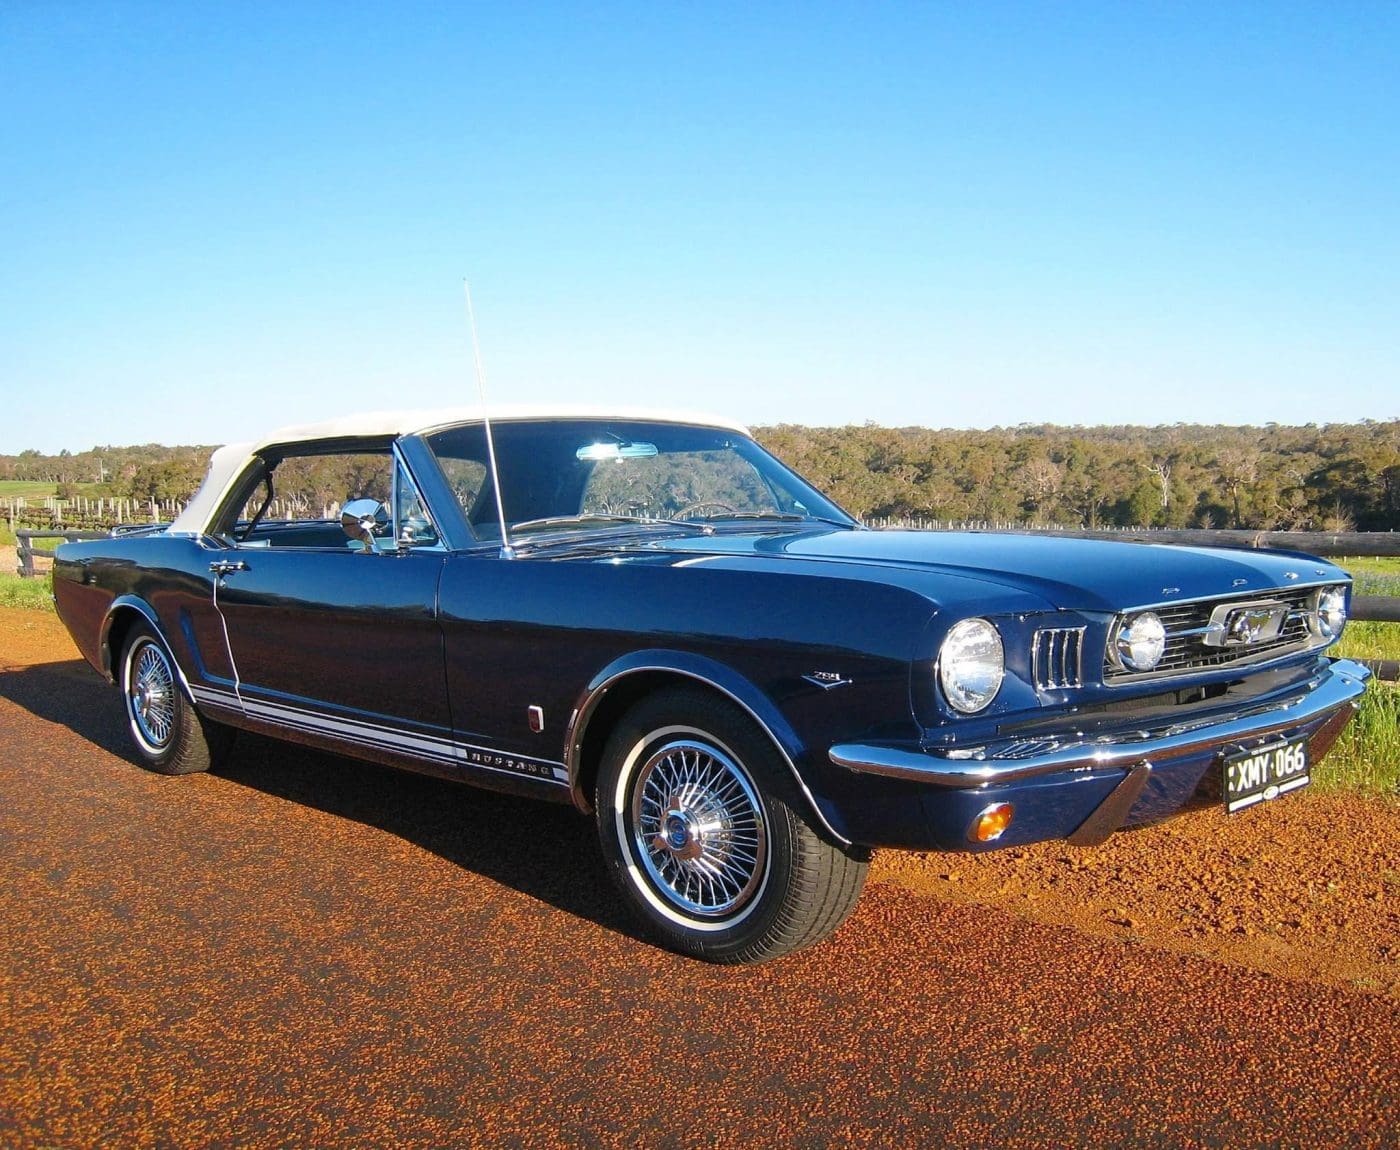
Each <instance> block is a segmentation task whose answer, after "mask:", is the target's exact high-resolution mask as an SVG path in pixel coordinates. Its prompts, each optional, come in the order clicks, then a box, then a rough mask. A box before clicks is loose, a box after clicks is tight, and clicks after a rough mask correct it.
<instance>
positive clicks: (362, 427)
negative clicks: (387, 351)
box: [169, 406, 751, 535]
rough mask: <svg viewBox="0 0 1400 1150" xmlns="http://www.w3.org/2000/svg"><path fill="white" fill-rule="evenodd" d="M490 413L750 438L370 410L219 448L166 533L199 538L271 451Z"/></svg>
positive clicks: (670, 419)
mask: <svg viewBox="0 0 1400 1150" xmlns="http://www.w3.org/2000/svg"><path fill="white" fill-rule="evenodd" d="M487 413H489V415H490V417H491V419H492V421H493V422H501V423H509V422H512V421H519V420H535V419H634V420H645V421H646V422H649V423H692V424H698V425H699V426H701V427H722V428H725V429H726V430H729V431H737V432H739V434H741V435H749V434H751V433H750V432H749V429H748V428H747V427H745V426H744V425H743V424H742V423H735V422H734V421H733V420H729V419H720V418H717V417H716V416H713V415H703V414H697V413H694V412H677V411H653V410H649V409H645V408H601V407H595V408H590V407H569V408H559V407H531V406H512V407H492V408H489V409H485V410H483V409H482V408H480V407H448V408H437V409H426V410H405V411H371V412H365V413H363V414H360V415H345V416H341V417H340V418H338V419H329V420H326V421H324V422H322V423H303V424H297V425H293V426H291V427H283V428H279V429H278V430H276V431H274V432H272V434H271V435H269V436H267V438H265V439H261V440H258V441H256V442H253V443H230V444H227V445H226V446H224V447H220V448H219V449H218V450H217V451H215V452H214V454H213V455H212V456H211V457H210V459H209V469H208V470H207V471H206V472H205V473H204V482H203V483H202V484H200V487H199V490H198V491H196V492H195V495H194V498H193V499H191V500H190V502H189V505H188V506H187V507H186V508H185V509H184V510H183V511H182V512H180V514H179V515H177V516H176V517H175V521H174V522H173V523H171V524H170V527H169V530H170V532H171V534H185V535H199V534H202V533H203V532H204V531H205V529H206V528H207V527H208V525H209V520H210V519H211V518H212V517H213V515H214V512H215V511H217V510H218V509H219V505H220V504H222V503H223V501H224V496H225V495H226V494H227V493H228V489H229V487H230V486H231V485H232V484H233V483H234V481H235V480H236V479H237V478H238V477H239V476H240V475H241V474H243V470H244V468H245V467H246V466H247V464H248V461H249V460H250V459H251V458H252V457H253V456H255V455H258V454H260V453H261V452H263V451H265V450H266V449H268V448H270V447H281V446H287V445H293V444H298V443H311V442H314V441H316V440H318V439H342V438H359V437H364V438H366V439H370V438H376V437H379V436H388V435H395V436H396V435H414V434H419V433H422V432H427V431H432V430H435V429H436V428H439V427H447V426H450V425H452V424H454V423H479V422H481V420H482V419H483V418H485V414H487Z"/></svg>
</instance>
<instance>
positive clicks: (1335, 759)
mask: <svg viewBox="0 0 1400 1150" xmlns="http://www.w3.org/2000/svg"><path fill="white" fill-rule="evenodd" d="M1313 785H1314V786H1316V787H1317V788H1318V790H1321V791H1332V792H1337V791H1346V792H1351V793H1356V794H1362V795H1371V796H1383V797H1385V798H1386V799H1387V800H1388V801H1390V802H1395V801H1397V800H1400V685H1397V684H1395V683H1376V682H1372V684H1371V686H1370V688H1369V689H1368V690H1367V691H1366V696H1365V698H1364V699H1362V701H1361V710H1360V711H1358V712H1357V715H1356V718H1355V719H1353V720H1352V722H1351V725H1350V726H1349V727H1347V729H1346V730H1345V731H1343V732H1342V737H1341V738H1340V739H1338V740H1337V744H1336V746H1334V747H1333V748H1332V751H1331V753H1330V754H1329V755H1328V756H1327V758H1325V759H1324V760H1323V761H1322V762H1321V763H1320V764H1319V765H1318V767H1317V769H1316V770H1315V771H1314V772H1313Z"/></svg>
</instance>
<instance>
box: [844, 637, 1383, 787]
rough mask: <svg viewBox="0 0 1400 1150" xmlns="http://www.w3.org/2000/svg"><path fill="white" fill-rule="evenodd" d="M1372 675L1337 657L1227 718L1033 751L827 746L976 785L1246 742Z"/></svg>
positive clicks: (955, 783)
mask: <svg viewBox="0 0 1400 1150" xmlns="http://www.w3.org/2000/svg"><path fill="white" fill-rule="evenodd" d="M1370 677H1371V672H1370V670H1369V669H1368V668H1366V667H1364V666H1362V665H1361V664H1360V663H1354V662H1352V661H1351V660H1349V659H1336V660H1334V661H1333V662H1332V663H1331V664H1330V665H1329V666H1328V668H1327V669H1326V670H1324V671H1323V672H1321V673H1320V674H1318V675H1317V676H1315V677H1314V678H1312V679H1310V680H1309V681H1308V682H1306V683H1303V684H1300V685H1299V686H1298V687H1297V688H1296V689H1295V690H1293V691H1291V692H1289V693H1287V694H1285V696H1284V697H1283V698H1281V699H1275V700H1272V701H1270V702H1268V703H1266V704H1261V705H1259V706H1256V707H1251V708H1246V709H1244V710H1241V711H1239V712H1237V713H1235V714H1232V715H1229V716H1227V717H1224V718H1221V717H1215V718H1212V719H1203V720H1200V721H1199V722H1194V723H1178V724H1173V725H1171V726H1168V727H1163V728H1159V729H1156V730H1149V731H1129V732H1127V733H1123V732H1117V733H1114V734H1111V735H1102V736H1098V737H1096V738H1093V739H1077V740H1075V741H1072V742H1066V743H1063V744H1061V745H1059V746H1056V747H1055V748H1054V749H1053V750H1048V751H1046V752H1044V753H1041V754H1035V755H1030V756H1028V757H1018V758H1004V759H998V758H997V757H996V747H995V746H994V745H988V746H987V747H984V748H970V749H961V750H959V751H958V752H956V756H957V757H954V756H953V755H951V754H949V752H947V751H945V750H921V749H912V748H909V747H907V746H904V747H901V746H890V745H882V744H879V743H838V744H837V745H836V746H834V747H832V748H831V750H830V751H829V752H828V754H829V756H830V758H831V761H832V762H833V763H835V764H836V765H837V766H839V767H845V768H847V769H848V770H852V771H857V772H859V773H862V774H871V775H882V776H884V777H886V778H893V779H903V780H905V781H908V782H918V783H927V784H929V785H931V786H936V787H959V788H978V787H982V786H986V785H988V784H997V783H1011V782H1017V781H1020V780H1023V779H1030V778H1035V777H1037V776H1041V775H1050V774H1056V773H1061V772H1063V773H1067V774H1068V773H1073V772H1077V771H1098V770H1104V769H1108V768H1112V767H1123V768H1130V767H1135V766H1137V765H1138V764H1141V763H1149V764H1150V763H1152V762H1154V761H1155V762H1161V761H1163V760H1168V759H1175V758H1181V757H1185V756H1189V755H1192V754H1199V753H1201V752H1203V751H1210V750H1226V749H1241V750H1244V749H1248V747H1249V746H1250V745H1251V744H1255V745H1257V744H1259V743H1260V742H1262V741H1264V740H1267V739H1269V738H1272V737H1273V736H1276V735H1279V734H1282V733H1283V732H1286V731H1294V730H1298V729H1301V728H1304V727H1307V726H1309V725H1310V724H1314V723H1317V724H1319V725H1320V724H1321V722H1322V721H1324V720H1326V719H1328V718H1329V717H1331V716H1333V715H1335V714H1337V713H1338V712H1341V711H1342V710H1343V709H1345V708H1353V709H1354V708H1356V707H1358V706H1360V699H1361V696H1362V695H1363V694H1364V693H1365V691H1366V681H1367V680H1368V679H1369V678H1370Z"/></svg>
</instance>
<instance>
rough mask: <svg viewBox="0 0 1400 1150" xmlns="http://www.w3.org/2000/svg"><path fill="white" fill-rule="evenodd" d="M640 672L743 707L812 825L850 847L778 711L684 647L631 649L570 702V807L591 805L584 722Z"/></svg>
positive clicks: (742, 681) (728, 670) (735, 676)
mask: <svg viewBox="0 0 1400 1150" xmlns="http://www.w3.org/2000/svg"><path fill="white" fill-rule="evenodd" d="M641 676H653V677H657V678H660V679H662V680H664V679H667V678H671V679H680V680H689V681H691V682H696V683H700V684H702V685H704V686H706V687H708V688H710V689H711V690H714V691H717V692H719V693H720V694H722V695H724V696H725V697H727V698H728V699H729V700H730V701H731V702H733V703H735V704H737V705H738V706H739V707H741V708H742V709H743V710H744V711H746V712H747V713H748V715H749V717H750V718H751V719H753V721H754V722H755V723H757V724H758V726H759V728H760V729H761V730H762V731H763V733H764V734H766V735H767V736H768V738H769V739H770V740H771V741H772V743H773V747H774V749H775V750H776V751H777V752H778V757H779V758H780V759H781V760H782V761H783V763H784V765H785V766H786V767H787V769H788V771H789V772H790V774H791V776H792V780H793V783H794V784H795V786H796V787H797V789H798V791H799V792H800V793H801V795H802V797H803V800H804V801H805V802H806V804H807V807H808V810H809V811H810V813H811V815H812V816H813V818H815V819H816V821H817V823H818V825H819V826H821V827H822V828H824V829H825V830H826V832H827V833H828V834H829V835H831V837H832V838H833V839H835V840H836V841H837V842H839V843H841V844H842V845H844V846H849V845H850V840H849V839H847V838H846V837H845V836H844V835H842V834H841V833H840V832H839V831H837V829H836V828H835V827H834V826H832V824H831V822H830V820H829V819H828V818H827V816H826V814H825V813H824V812H823V810H822V807H821V804H820V803H818V801H817V799H816V797H815V796H814V795H813V794H812V791H811V789H810V788H809V787H808V785H807V782H806V780H805V779H803V777H802V775H801V774H800V773H799V772H798V770H797V765H796V764H797V761H798V760H799V759H801V758H802V757H803V755H804V753H805V752H806V750H807V748H806V747H805V745H804V744H803V742H802V740H801V739H800V738H799V737H798V734H797V732H796V731H795V730H794V729H793V727H792V724H791V723H789V722H788V721H787V719H786V718H785V717H784V715H783V713H782V712H781V711H779V710H778V708H777V707H775V706H774V705H773V703H772V701H771V700H770V699H769V698H768V697H767V696H766V695H765V694H764V693H763V692H762V691H761V690H759V689H758V687H756V686H755V685H754V684H753V683H752V682H750V681H749V680H748V679H746V678H745V677H744V676H743V675H741V674H739V673H738V672H737V671H735V670H734V669H733V668H732V667H728V666H726V665H725V664H723V663H720V662H718V661H716V660H714V659H711V658H708V657H706V656H704V655H697V654H694V653H692V652H689V651H674V650H668V649H665V648H658V649H652V650H643V651H631V652H629V653H627V654H626V655H623V656H621V657H619V658H617V659H614V660H613V661H612V662H611V663H609V664H608V665H607V666H606V667H604V668H602V669H601V670H600V671H599V672H598V673H597V674H596V675H594V676H593V678H592V679H591V680H590V681H589V683H588V686H587V687H585V688H584V690H583V692H582V693H581V694H580V695H579V698H578V701H577V702H576V703H575V704H574V709H573V713H572V714H571V716H570V718H569V726H568V730H567V732H566V735H565V743H564V748H565V749H564V755H565V765H566V766H567V768H568V772H569V789H570V792H571V793H572V795H573V799H574V803H575V805H576V806H578V807H579V808H580V809H581V810H585V811H586V810H589V809H590V808H591V805H592V804H591V800H590V799H589V796H588V793H587V791H588V787H587V782H588V776H587V771H586V768H587V766H588V763H587V756H586V755H585V748H586V747H587V745H588V736H589V730H590V726H591V724H592V723H593V722H594V721H595V719H597V718H598V716H599V715H600V713H605V712H606V709H605V708H604V703H605V702H606V701H607V700H608V698H609V696H610V695H612V694H614V693H615V692H616V691H617V690H619V689H621V688H623V687H625V686H628V685H630V684H635V683H636V682H637V680H638V678H639V677H641Z"/></svg>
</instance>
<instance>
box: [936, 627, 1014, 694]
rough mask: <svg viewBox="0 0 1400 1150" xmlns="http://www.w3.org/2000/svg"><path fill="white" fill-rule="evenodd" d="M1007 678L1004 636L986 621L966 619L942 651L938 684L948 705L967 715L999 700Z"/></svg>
mask: <svg viewBox="0 0 1400 1150" xmlns="http://www.w3.org/2000/svg"><path fill="white" fill-rule="evenodd" d="M1005 675H1006V657H1005V653H1004V652H1003V651H1002V646H1001V635H1000V634H998V632H997V629H996V628H995V627H993V626H992V625H991V624H990V623H988V622H987V620H985V619H964V620H963V621H962V622H961V623H959V624H958V625H957V626H956V627H954V628H953V629H952V630H951V631H949V632H948V637H947V638H946V639H944V640H943V646H942V648H940V650H939V652H938V681H939V683H941V684H942V686H943V693H944V694H945V695H946V696H947V697H948V702H949V703H951V704H952V705H953V707H954V708H955V709H957V710H959V711H961V712H962V713H963V714H965V715H972V714H975V713H976V712H978V711H980V710H982V708H984V707H985V706H986V705H987V704H988V703H990V702H991V701H992V700H993V699H995V698H996V697H997V691H999V690H1000V689H1001V681H1002V679H1003V678H1004V677H1005Z"/></svg>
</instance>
